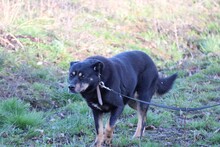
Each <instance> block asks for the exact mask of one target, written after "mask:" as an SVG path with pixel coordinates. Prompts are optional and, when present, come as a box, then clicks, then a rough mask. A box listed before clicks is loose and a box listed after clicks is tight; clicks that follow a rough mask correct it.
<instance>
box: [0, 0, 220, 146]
mask: <svg viewBox="0 0 220 147" xmlns="http://www.w3.org/2000/svg"><path fill="white" fill-rule="evenodd" d="M189 6H190V7H189ZM0 7H1V10H2V12H3V13H2V15H1V16H0V126H1V127H0V145H3V146H42V145H43V146H62V145H65V146H90V145H91V144H92V143H93V141H94V139H95V127H94V122H93V117H92V112H91V110H90V109H89V108H88V107H87V106H86V102H85V101H84V100H83V99H82V97H81V96H80V95H72V94H69V93H68V90H67V75H68V74H67V73H68V68H69V62H70V61H73V60H82V59H84V58H86V57H88V56H91V55H97V54H99V55H103V56H106V57H110V56H113V55H115V54H117V53H119V52H122V51H127V50H141V51H144V52H146V53H147V54H149V55H150V56H151V57H152V58H153V60H154V61H155V63H156V65H157V67H158V70H159V71H160V73H161V74H164V75H170V74H173V73H175V72H177V73H178V75H179V76H178V79H177V81H176V83H175V85H174V87H173V89H172V90H171V91H170V92H169V93H168V94H166V95H164V96H162V97H157V96H154V98H153V101H154V102H156V103H160V104H165V105H170V106H177V107H199V106H203V105H212V104H216V103H219V101H220V98H219V88H220V87H219V85H220V67H219V64H220V52H219V48H220V36H219V33H220V27H219V26H220V25H219V18H220V15H219V14H220V12H219V10H220V5H219V3H218V2H217V1H216V0H209V1H208V0H203V1H192V0H189V1H187V2H186V1H183V0H180V1H178V2H176V1H170V2H166V1H159V0H155V1H148V2H145V1H127V0H125V1H114V0H113V1H101V2H100V1H81V0H77V1H70V0H64V1H53V2H52V1H50V0H49V1H43V0H39V1H30V2H24V1H22V0H19V1H1V2H0ZM9 44H10V45H9ZM219 112H220V108H219V107H215V108H211V109H207V110H202V111H198V112H190V113H185V112H174V111H169V110H165V109H161V108H156V107H150V109H149V112H148V117H147V125H148V126H153V128H154V129H152V130H151V129H149V130H146V131H145V135H144V136H143V137H142V139H131V137H132V135H133V133H134V132H135V129H136V123H137V117H136V112H135V111H134V110H132V109H130V108H129V107H128V106H127V107H126V108H125V110H124V112H123V114H122V115H121V117H120V119H119V120H118V122H117V126H116V128H115V134H114V140H113V145H114V146H132V147H136V146H144V147H145V146H146V147H148V146H219V144H220V142H219V140H220V139H219V138H220V135H219V128H220V125H219V121H220V120H219V119H220V118H219V115H220V113H219ZM104 118H105V119H104V120H105V122H106V121H107V119H108V115H106V116H105V117H104Z"/></svg>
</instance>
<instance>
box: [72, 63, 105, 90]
mask: <svg viewBox="0 0 220 147" xmlns="http://www.w3.org/2000/svg"><path fill="white" fill-rule="evenodd" d="M103 67H104V64H103V62H101V61H100V60H97V59H86V60H84V61H82V62H79V61H77V62H70V68H69V79H68V83H69V90H70V92H72V93H81V92H86V91H92V90H95V89H96V87H97V85H98V84H99V81H100V77H99V76H100V74H101V72H102V70H103Z"/></svg>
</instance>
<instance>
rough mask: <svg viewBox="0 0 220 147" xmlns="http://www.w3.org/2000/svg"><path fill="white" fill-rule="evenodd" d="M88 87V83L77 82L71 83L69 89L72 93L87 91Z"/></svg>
mask: <svg viewBox="0 0 220 147" xmlns="http://www.w3.org/2000/svg"><path fill="white" fill-rule="evenodd" d="M88 87H89V84H88V83H77V84H75V85H70V86H69V90H70V92H71V93H80V92H84V91H86V89H87V88H88Z"/></svg>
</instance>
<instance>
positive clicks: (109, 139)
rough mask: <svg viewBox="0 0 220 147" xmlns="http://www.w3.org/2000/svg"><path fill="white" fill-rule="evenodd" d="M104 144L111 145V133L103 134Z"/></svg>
mask: <svg viewBox="0 0 220 147" xmlns="http://www.w3.org/2000/svg"><path fill="white" fill-rule="evenodd" d="M104 145H106V146H108V147H111V146H112V135H105V137H104Z"/></svg>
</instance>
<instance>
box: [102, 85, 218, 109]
mask: <svg viewBox="0 0 220 147" xmlns="http://www.w3.org/2000/svg"><path fill="white" fill-rule="evenodd" d="M99 86H100V87H101V88H104V89H106V90H108V91H111V92H113V93H115V94H118V95H120V96H122V97H126V98H128V99H131V100H134V101H137V102H140V103H144V104H148V105H152V106H155V107H160V108H165V109H170V110H174V111H184V112H190V111H199V110H203V109H208V108H212V107H216V106H220V103H218V104H215V105H211V106H203V107H197V108H181V107H173V106H166V105H162V104H156V103H152V102H146V101H142V100H139V99H136V98H133V97H130V96H126V95H123V94H121V93H119V92H117V91H115V90H113V89H111V88H109V87H107V86H105V84H104V82H102V81H100V82H99Z"/></svg>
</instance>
